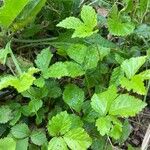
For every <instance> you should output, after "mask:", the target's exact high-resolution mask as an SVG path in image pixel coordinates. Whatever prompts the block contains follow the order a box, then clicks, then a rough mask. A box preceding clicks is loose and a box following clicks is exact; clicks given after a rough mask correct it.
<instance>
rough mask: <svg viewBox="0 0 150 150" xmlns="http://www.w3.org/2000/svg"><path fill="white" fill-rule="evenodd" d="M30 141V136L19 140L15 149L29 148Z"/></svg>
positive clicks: (24, 149) (25, 149)
mask: <svg viewBox="0 0 150 150" xmlns="http://www.w3.org/2000/svg"><path fill="white" fill-rule="evenodd" d="M28 141H29V138H25V139H19V140H17V143H16V149H15V150H28Z"/></svg>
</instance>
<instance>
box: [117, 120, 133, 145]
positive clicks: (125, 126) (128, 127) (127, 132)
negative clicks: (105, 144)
mask: <svg viewBox="0 0 150 150" xmlns="http://www.w3.org/2000/svg"><path fill="white" fill-rule="evenodd" d="M131 132H132V126H131V124H130V123H129V121H128V120H125V121H124V123H123V128H122V134H121V137H120V139H119V142H120V143H124V142H125V141H126V140H127V139H128V137H129V135H130V133H131Z"/></svg>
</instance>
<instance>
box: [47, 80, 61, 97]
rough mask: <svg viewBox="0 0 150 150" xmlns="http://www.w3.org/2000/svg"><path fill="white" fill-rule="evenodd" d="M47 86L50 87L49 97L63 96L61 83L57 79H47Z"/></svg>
mask: <svg viewBox="0 0 150 150" xmlns="http://www.w3.org/2000/svg"><path fill="white" fill-rule="evenodd" d="M46 88H47V89H48V95H47V96H48V97H50V98H58V97H60V96H61V94H62V91H61V88H60V86H59V83H58V82H57V81H55V80H47V81H46Z"/></svg>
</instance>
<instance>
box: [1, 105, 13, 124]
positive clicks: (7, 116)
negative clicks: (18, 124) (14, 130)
mask: <svg viewBox="0 0 150 150" xmlns="http://www.w3.org/2000/svg"><path fill="white" fill-rule="evenodd" d="M11 119H12V110H11V109H10V108H9V106H7V105H6V106H1V107H0V123H7V122H8V121H9V120H11Z"/></svg>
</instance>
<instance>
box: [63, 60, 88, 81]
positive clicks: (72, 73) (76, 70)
mask: <svg viewBox="0 0 150 150" xmlns="http://www.w3.org/2000/svg"><path fill="white" fill-rule="evenodd" d="M64 64H65V65H66V68H67V70H68V76H69V77H72V78H75V77H78V76H82V75H84V74H85V71H84V70H83V68H82V66H81V65H79V64H77V63H75V62H72V61H66V62H64Z"/></svg>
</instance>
